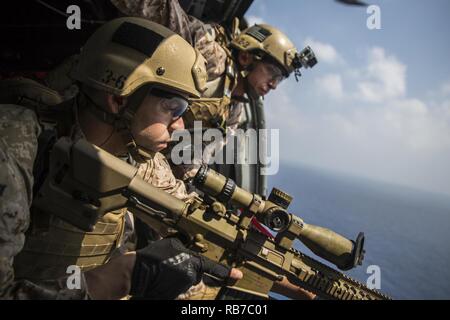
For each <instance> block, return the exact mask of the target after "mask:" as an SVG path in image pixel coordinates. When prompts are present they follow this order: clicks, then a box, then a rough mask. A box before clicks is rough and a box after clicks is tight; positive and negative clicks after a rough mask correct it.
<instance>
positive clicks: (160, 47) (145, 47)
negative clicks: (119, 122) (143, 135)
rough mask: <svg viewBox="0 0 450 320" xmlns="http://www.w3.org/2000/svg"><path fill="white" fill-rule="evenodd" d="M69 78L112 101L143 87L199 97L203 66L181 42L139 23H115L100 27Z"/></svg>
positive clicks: (136, 20)
mask: <svg viewBox="0 0 450 320" xmlns="http://www.w3.org/2000/svg"><path fill="white" fill-rule="evenodd" d="M74 78H75V79H76V80H78V81H80V82H82V83H84V84H86V85H88V86H91V87H93V88H96V89H98V90H102V91H106V92H109V93H112V94H114V95H118V96H128V95H130V94H131V93H133V92H135V91H136V90H137V89H138V88H140V87H141V86H143V85H145V84H154V85H157V86H159V87H163V88H167V89H169V90H175V91H177V92H181V93H184V94H187V95H189V96H192V97H200V95H201V92H202V91H203V90H204V88H205V85H206V80H207V75H206V71H205V60H204V58H203V56H202V55H201V54H200V52H199V51H197V50H195V49H194V48H192V46H191V45H190V44H189V43H187V42H186V41H185V40H184V39H183V38H182V37H180V36H179V35H177V34H176V33H174V32H172V31H170V30H169V29H167V28H165V27H164V26H162V25H159V24H157V23H154V22H151V21H148V20H145V19H141V18H119V19H115V20H112V21H110V22H108V23H106V24H104V25H103V26H102V27H100V28H99V29H98V30H97V31H96V32H95V33H94V34H93V35H92V36H91V37H90V38H89V40H88V41H87V43H86V44H85V46H84V47H83V49H82V51H81V55H80V58H79V64H78V67H77V68H76V70H75V73H74Z"/></svg>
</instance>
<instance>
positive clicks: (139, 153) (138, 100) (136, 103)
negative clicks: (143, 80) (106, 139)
mask: <svg viewBox="0 0 450 320" xmlns="http://www.w3.org/2000/svg"><path fill="white" fill-rule="evenodd" d="M150 89H151V88H150V87H149V86H142V87H140V88H139V89H137V90H136V91H135V92H134V93H133V94H132V95H131V96H130V97H129V98H128V103H127V105H126V106H125V107H124V108H123V109H122V110H121V112H119V125H120V126H118V132H119V133H120V134H121V136H122V138H123V141H124V143H125V146H126V147H127V150H128V152H129V153H130V154H131V156H132V157H133V159H134V160H135V161H136V162H138V163H145V162H147V161H148V160H150V159H152V158H153V157H154V155H155V153H154V152H151V151H150V150H147V149H145V148H143V147H141V146H139V145H138V144H137V143H136V141H135V139H134V137H133V134H132V133H131V125H132V123H133V119H134V117H135V115H136V112H137V110H138V109H139V107H140V106H141V105H142V102H143V101H144V99H145V97H146V96H147V95H148V93H149V92H150Z"/></svg>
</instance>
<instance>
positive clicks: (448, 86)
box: [441, 82, 450, 96]
mask: <svg viewBox="0 0 450 320" xmlns="http://www.w3.org/2000/svg"><path fill="white" fill-rule="evenodd" d="M441 93H442V94H443V95H444V96H450V82H446V83H444V84H442V86H441Z"/></svg>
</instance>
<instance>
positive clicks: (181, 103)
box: [150, 88, 189, 121]
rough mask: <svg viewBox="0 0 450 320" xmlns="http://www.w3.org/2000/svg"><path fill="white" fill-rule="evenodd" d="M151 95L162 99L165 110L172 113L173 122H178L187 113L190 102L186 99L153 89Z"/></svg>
mask: <svg viewBox="0 0 450 320" xmlns="http://www.w3.org/2000/svg"><path fill="white" fill-rule="evenodd" d="M150 94H151V95H154V96H156V97H158V98H161V99H162V100H161V102H160V103H162V105H163V106H164V108H165V109H166V110H168V111H170V112H171V113H172V119H173V121H176V120H178V119H179V118H180V117H181V116H182V115H183V113H185V112H186V110H187V108H188V106H189V102H188V100H187V99H186V98H183V97H181V96H179V95H176V94H174V93H171V92H167V91H164V90H160V89H154V88H153V89H152V90H151V91H150Z"/></svg>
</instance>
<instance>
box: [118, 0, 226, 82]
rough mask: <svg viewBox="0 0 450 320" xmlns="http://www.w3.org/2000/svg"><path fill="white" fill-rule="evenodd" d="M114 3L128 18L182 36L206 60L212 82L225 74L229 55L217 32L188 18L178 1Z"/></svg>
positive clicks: (193, 18)
mask: <svg viewBox="0 0 450 320" xmlns="http://www.w3.org/2000/svg"><path fill="white" fill-rule="evenodd" d="M111 3H112V4H113V5H115V6H116V7H117V9H119V11H121V12H122V13H123V14H124V15H126V16H131V17H140V18H145V19H148V20H150V21H154V22H156V23H159V24H162V25H163V26H166V27H167V28H169V29H170V30H172V31H174V32H176V33H178V34H179V35H180V36H181V37H183V38H184V39H185V40H186V41H187V42H189V43H190V44H191V45H192V46H194V47H195V48H196V49H198V50H199V51H200V52H201V54H202V55H203V56H204V57H205V59H206V61H207V63H208V64H207V72H208V80H210V81H211V80H214V79H216V78H218V77H220V76H222V74H223V73H224V71H225V62H226V53H225V51H224V49H223V48H222V47H221V45H220V44H219V43H217V42H216V41H215V32H214V29H213V28H212V27H211V25H209V24H205V23H204V22H202V21H200V20H198V19H196V18H195V17H192V16H189V15H187V14H186V12H185V11H184V10H183V8H181V6H180V4H179V3H178V1H177V0H175V1H174V0H111Z"/></svg>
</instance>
